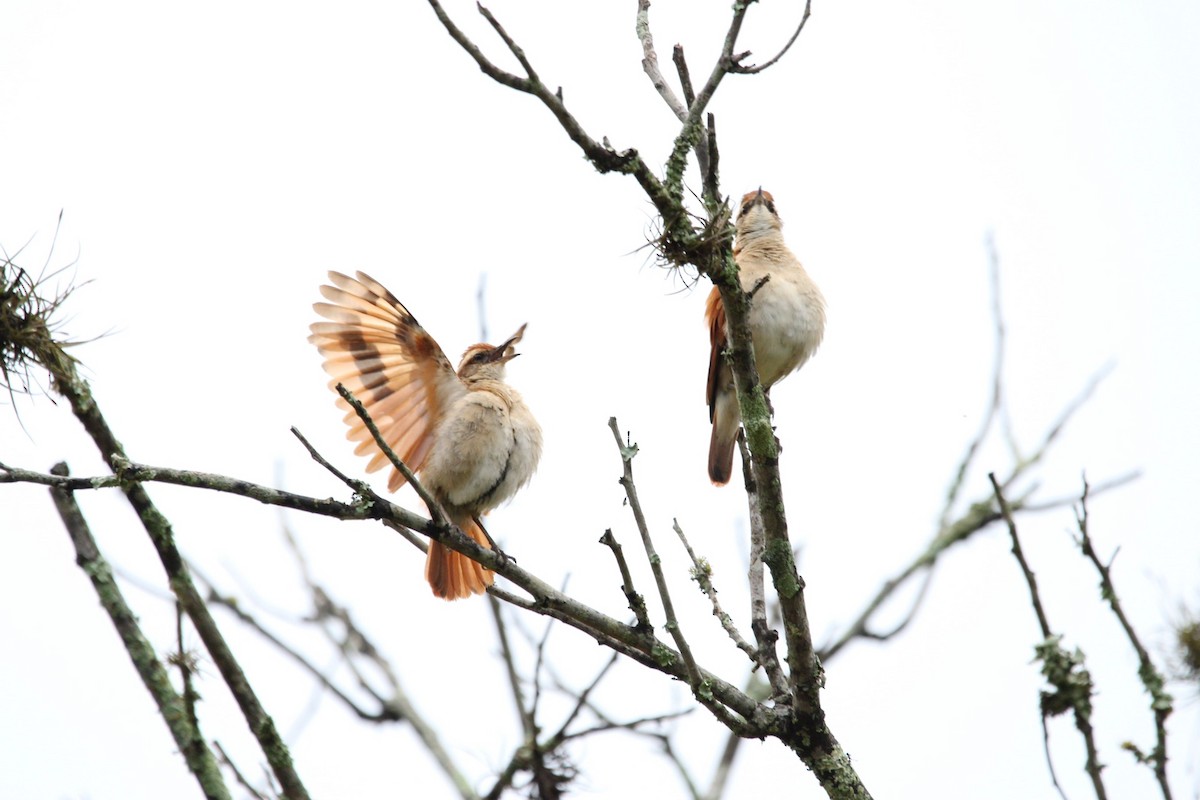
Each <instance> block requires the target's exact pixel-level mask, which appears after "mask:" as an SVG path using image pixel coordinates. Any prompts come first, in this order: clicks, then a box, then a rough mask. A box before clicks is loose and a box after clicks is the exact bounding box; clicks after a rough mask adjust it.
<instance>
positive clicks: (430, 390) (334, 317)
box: [308, 272, 466, 491]
mask: <svg viewBox="0 0 1200 800" xmlns="http://www.w3.org/2000/svg"><path fill="white" fill-rule="evenodd" d="M329 281H330V284H328V285H324V286H322V287H321V296H322V297H324V298H325V300H327V301H328V302H319V303H314V304H313V310H314V311H316V312H317V314H319V315H320V316H322V317H324V318H325V320H326V321H322V322H314V323H313V324H312V325H311V326H309V331H310V333H311V335H310V336H309V337H308V340H309V341H310V342H312V343H313V344H314V345H316V347H317V349H318V350H319V351H320V352H321V355H322V356H323V357H324V361H323V366H324V368H325V371H326V372H327V373H329V375H330V377H331V378H332V379H333V380H332V381H331V382H330V386H331V387H336V386H337V384H338V383H341V384H343V385H344V386H345V387H346V388H347V389H349V390H350V391H351V392H352V393H353V394H354V396H355V397H357V398H358V399H359V400H360V401H361V402H362V404H363V407H364V408H366V410H367V413H369V414H370V415H371V419H372V420H374V422H375V424H376V426H378V428H379V431H380V433H381V434H382V435H383V439H384V441H386V442H387V443H388V446H389V447H391V448H392V450H393V451H395V453H396V455H398V456H399V457H400V459H401V460H402V461H403V462H404V463H405V464H406V465H407V466H408V467H409V469H411V470H413V471H414V472H415V471H418V470H420V469H421V467H422V466H423V465H424V463H425V459H426V458H427V457H428V456H429V452H430V449H431V448H432V446H433V437H434V434H435V431H436V428H437V425H438V423H439V421H440V420H441V417H442V415H443V414H444V413H445V411H446V409H448V408H449V407H450V406H451V404H452V403H453V402H454V401H455V400H456V399H458V398H459V397H460V396H461V395H462V394H463V393H465V392H466V387H465V386H464V385H463V383H462V381H461V380H459V378H458V375H456V374H455V371H454V367H453V366H452V365H451V364H450V361H449V360H448V359H447V358H446V355H445V353H443V352H442V348H441V347H439V346H438V343H437V342H436V341H434V339H433V337H432V336H430V335H429V334H428V333H427V332H426V331H425V329H424V328H422V327H421V324H420V323H419V322H417V320H416V318H415V317H413V315H412V314H411V313H410V312H409V310H408V309H407V308H405V307H404V305H403V304H402V303H401V302H400V301H399V300H398V299H396V297H395V295H393V294H392V293H391V292H389V291H388V290H387V289H386V288H384V287H383V285H382V284H380V283H379V282H378V281H376V280H375V279H373V278H371V277H370V276H369V275H367V274H366V273H364V272H357V273H355V277H353V278H351V277H350V276H348V275H343V274H341V273H339V272H330V273H329ZM338 405H339V406H340V407H341V408H342V409H343V410H345V411H346V412H347V413H346V416H345V421H346V424H347V426H348V427H349V430H348V431H347V433H346V437H347V438H348V439H350V440H351V441H354V442H358V443H359V444H358V446H357V447H356V448H355V453H357V454H359V455H370V456H371V460H370V462H369V463H368V464H367V471H368V472H375V471H376V470H379V469H382V468H383V467H385V466H388V465H389V461H388V459H387V456H386V455H384V453H383V451H381V450H379V448H378V447H376V445H375V442H374V439H373V438H372V437H371V433H370V431H368V430H367V427H366V425H364V424H363V422H362V420H360V419H359V418H358V415H357V414H356V413H355V412H354V410H353V409H352V408H350V406H349V404H348V403H346V402H345V401H344V400H342V399H341V398H340V397H339V398H338ZM402 485H404V476H402V475H401V474H400V473H399V472H398V471H396V470H392V472H391V474H390V475H389V476H388V488H389V489H390V490H392V491H395V490H396V489H398V488H400V487H401V486H402Z"/></svg>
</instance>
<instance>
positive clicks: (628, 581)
mask: <svg viewBox="0 0 1200 800" xmlns="http://www.w3.org/2000/svg"><path fill="white" fill-rule="evenodd" d="M600 544H602V545H604V546H605V547H607V548H608V549H609V550H611V551H612V554H613V558H614V559H616V562H617V571H618V572H620V573H621V592H622V593H623V594H624V595H625V601H626V602H627V603H628V604H629V610H630V611H632V612H633V616H634V618H635V619H636V620H637V626H636V627H637V629H638V630H640V631H643V632H645V633H653V632H654V626H653V625H651V624H650V614H649V612H648V611H647V610H646V598H644V597H643V596H642V595H641V593H640V592H638V591H637V589H635V588H634V585H633V575H632V573H630V571H629V563H628V562H627V561H626V560H625V551H624V549H623V548H622V547H621V543H620V542H618V541H617V537H616V536H614V535H613V532H612V528H607V529H606V530H605V531H604V535H603V536H601V537H600Z"/></svg>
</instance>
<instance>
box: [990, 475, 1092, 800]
mask: <svg viewBox="0 0 1200 800" xmlns="http://www.w3.org/2000/svg"><path fill="white" fill-rule="evenodd" d="M988 480H989V481H991V483H992V490H993V491H994V492H995V495H996V503H997V505H998V506H999V507H1000V515H1001V516H1002V517H1003V518H1004V523H1005V525H1007V526H1008V534H1009V537H1010V538H1011V539H1012V553H1013V556H1014V557H1016V559H1017V562H1018V563H1019V564H1020V565H1021V572H1022V573H1024V575H1025V583H1026V584H1027V585H1028V586H1029V599H1030V603H1031V604H1032V605H1033V610H1034V613H1035V614H1036V615H1037V618H1038V625H1039V626H1040V627H1041V630H1042V641H1041V643H1039V644H1038V645H1037V646H1036V647H1035V648H1034V651H1035V652H1036V653H1037V659H1038V660H1039V661H1041V662H1042V675H1043V676H1045V678H1046V682H1047V683H1049V684H1050V685H1051V686H1052V687H1053V691H1045V690H1043V691H1042V698H1041V706H1042V716H1043V718H1045V717H1047V716H1057V715H1058V714H1062V713H1063V712H1065V711H1068V710H1070V711H1071V712H1072V713H1073V715H1074V717H1075V727H1076V728H1077V729H1078V730H1079V733H1080V735H1081V736H1082V737H1083V743H1084V747H1085V749H1086V750H1087V762H1086V764H1085V767H1084V768H1085V770H1086V771H1087V773H1088V776H1089V777H1091V779H1092V789H1093V790H1094V791H1095V793H1096V800H1106V798H1107V793H1106V792H1105V789H1104V782H1103V780H1102V779H1101V776H1100V772H1101V770H1102V769H1104V767H1103V765H1102V764H1101V763H1100V757H1099V754H1098V752H1097V750H1096V738H1095V732H1094V731H1093V729H1092V722H1091V714H1092V695H1093V687H1092V676H1091V675H1090V674H1089V673H1088V671H1087V668H1086V667H1085V666H1084V658H1083V652H1082V651H1080V650H1079V649H1078V648H1076V650H1075V652H1074V653H1068V652H1067V651H1066V650H1065V649H1063V646H1062V636H1056V635H1055V634H1054V633H1053V631H1052V630H1051V629H1050V622H1049V620H1048V618H1047V616H1046V610H1045V608H1044V607H1043V606H1042V598H1041V595H1040V594H1039V593H1038V587H1037V578H1036V577H1035V576H1034V574H1033V570H1032V569H1030V568H1029V562H1028V561H1026V560H1025V554H1024V552H1023V551H1022V550H1021V540H1020V538H1019V537H1018V536H1017V523H1016V522H1015V521H1014V520H1013V516H1012V509H1011V508H1009V505H1008V501H1007V500H1005V499H1004V491H1003V488H1002V487H1001V486H1000V482H999V481H997V480H996V475H995V473H992V472H989V473H988ZM1049 752H1050V751H1049V748H1048V747H1047V750H1046V753H1047V757H1049ZM1050 772H1051V774H1052V775H1053V774H1054V765H1053V764H1050ZM1056 781H1057V779H1056ZM1060 791H1061V790H1060Z"/></svg>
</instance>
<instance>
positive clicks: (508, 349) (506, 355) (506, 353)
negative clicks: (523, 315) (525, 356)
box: [489, 323, 529, 364]
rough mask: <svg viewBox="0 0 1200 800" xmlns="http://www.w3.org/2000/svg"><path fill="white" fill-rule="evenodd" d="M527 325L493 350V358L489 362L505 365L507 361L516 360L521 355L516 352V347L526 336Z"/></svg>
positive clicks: (518, 329)
mask: <svg viewBox="0 0 1200 800" xmlns="http://www.w3.org/2000/svg"><path fill="white" fill-rule="evenodd" d="M528 324H529V323H525V325H528ZM525 325H522V326H521V327H520V328H517V332H516V333H514V334H513V335H512V336H510V337H508V339H507V340H506V341H505V342H504V343H503V344H500V345H498V346H497V347H496V348H495V349H494V350H492V357H491V358H490V359H489V360H490V361H493V362H499V363H501V364H503V363H505V362H506V361H512V360H513V359H514V358H516V357H517V356H519V355H521V354H520V353H518V352H517V351H516V346H517V342H519V341H521V339H522V337H524V336H525Z"/></svg>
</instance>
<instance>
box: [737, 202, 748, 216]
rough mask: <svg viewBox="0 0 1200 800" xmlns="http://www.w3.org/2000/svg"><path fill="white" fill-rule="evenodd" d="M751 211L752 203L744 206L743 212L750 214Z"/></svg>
mask: <svg viewBox="0 0 1200 800" xmlns="http://www.w3.org/2000/svg"><path fill="white" fill-rule="evenodd" d="M749 213H750V203H746V205H744V206H742V214H749ZM739 216H740V215H739Z"/></svg>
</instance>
